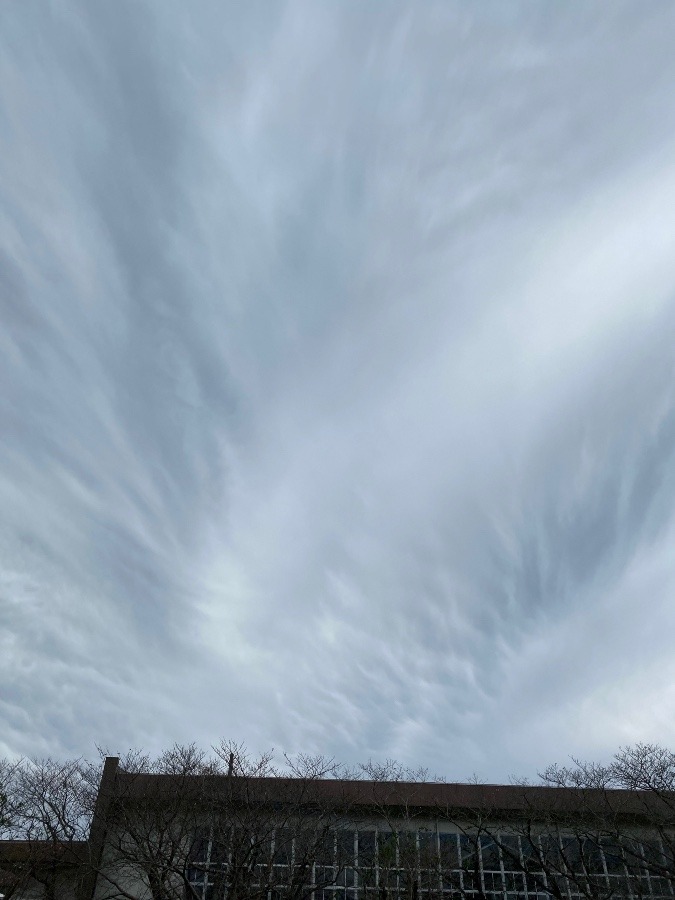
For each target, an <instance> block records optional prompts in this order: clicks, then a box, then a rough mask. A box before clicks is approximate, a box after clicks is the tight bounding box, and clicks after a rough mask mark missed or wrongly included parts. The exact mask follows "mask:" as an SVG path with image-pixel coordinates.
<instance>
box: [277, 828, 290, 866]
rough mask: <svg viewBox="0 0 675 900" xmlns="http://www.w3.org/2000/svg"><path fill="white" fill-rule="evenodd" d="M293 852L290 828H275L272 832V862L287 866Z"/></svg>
mask: <svg viewBox="0 0 675 900" xmlns="http://www.w3.org/2000/svg"><path fill="white" fill-rule="evenodd" d="M292 851H293V832H292V831H291V829H290V828H277V829H276V831H275V832H274V862H275V863H276V864H277V865H289V864H290V862H291V856H292Z"/></svg>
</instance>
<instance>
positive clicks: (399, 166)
mask: <svg viewBox="0 0 675 900" xmlns="http://www.w3.org/2000/svg"><path fill="white" fill-rule="evenodd" d="M674 33H675V6H674V5H673V4H672V3H670V2H662V0H650V2H649V3H645V2H644V0H634V2H633V0H631V2H626V0H614V2H612V3H611V4H601V3H591V2H586V0H584V2H581V0H570V2H567V3H548V2H543V0H537V2H535V0H513V2H510V3H503V2H502V0H480V2H469V0H442V2H438V0H425V2H423V3H418V2H412V0H411V2H399V0H386V2H380V0H340V2H334V0H247V2H246V3H242V2H240V0H195V2H192V3H189V4H186V3H184V2H182V0H116V2H115V3H103V2H101V3H91V2H89V0H79V2H78V0H62V2H61V0H60V2H58V3H57V2H50V0H41V2H36V0H21V2H20V3H19V2H15V3H11V2H7V3H3V4H1V5H0V755H10V756H14V755H18V754H27V755H34V756H47V755H51V756H55V757H70V756H79V755H84V756H89V757H93V756H95V755H96V746H97V745H98V746H101V747H104V748H107V749H108V750H109V751H110V752H115V751H122V752H123V751H125V750H126V749H128V748H130V747H141V748H145V749H146V750H148V751H150V752H153V753H154V752H158V751H159V750H161V749H162V748H164V747H167V746H170V745H171V744H173V743H174V742H176V741H178V742H190V741H196V742H197V743H198V744H200V745H201V746H203V747H208V746H209V745H210V744H213V743H214V742H217V741H218V740H219V739H220V738H227V739H232V740H236V741H242V742H244V743H245V744H246V745H247V746H248V748H249V749H250V750H251V751H253V752H255V751H259V750H260V751H262V750H267V749H268V748H275V749H276V751H277V753H279V754H282V753H283V752H288V753H290V754H295V753H299V752H305V753H324V754H327V755H328V756H334V757H336V758H337V759H338V760H340V761H342V762H345V763H347V764H354V763H358V762H360V761H366V760H368V759H373V760H384V759H386V758H395V759H398V760H400V761H401V762H402V763H404V764H406V765H410V766H414V767H416V766H419V765H421V766H426V767H428V768H429V770H430V772H431V773H433V774H438V775H440V776H443V777H446V778H448V779H450V780H453V781H454V780H458V781H461V780H464V779H467V778H469V777H471V776H472V775H474V774H475V775H476V776H477V777H478V778H480V779H481V780H484V781H491V782H499V781H506V780H508V778H509V777H510V776H512V775H516V776H530V777H532V776H536V773H537V772H538V771H541V770H542V769H543V768H544V767H545V766H546V765H547V764H549V763H552V762H560V763H563V764H564V763H566V762H567V761H568V759H569V757H570V756H574V757H579V758H583V759H607V758H608V757H609V756H610V755H611V754H612V753H613V752H614V751H615V750H617V749H618V748H619V747H620V746H623V745H627V744H632V743H635V742H637V741H653V742H657V743H661V744H664V745H665V746H670V747H671V748H672V747H673V746H675V654H673V634H675V549H674V548H675V377H674V376H675V353H674V351H673V348H674V347H675V91H674V90H673V88H674V85H675V55H673V52H672V38H673V34H674Z"/></svg>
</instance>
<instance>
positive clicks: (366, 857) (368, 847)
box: [358, 831, 375, 866]
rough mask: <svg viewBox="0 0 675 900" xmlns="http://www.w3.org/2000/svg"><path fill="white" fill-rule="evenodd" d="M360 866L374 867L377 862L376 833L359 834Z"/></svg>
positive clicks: (363, 832)
mask: <svg viewBox="0 0 675 900" xmlns="http://www.w3.org/2000/svg"><path fill="white" fill-rule="evenodd" d="M358 854H359V857H358V858H359V866H368V865H372V864H373V862H374V861H375V832H374V831H359V833H358Z"/></svg>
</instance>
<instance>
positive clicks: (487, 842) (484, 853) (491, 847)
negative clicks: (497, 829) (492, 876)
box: [480, 835, 501, 872]
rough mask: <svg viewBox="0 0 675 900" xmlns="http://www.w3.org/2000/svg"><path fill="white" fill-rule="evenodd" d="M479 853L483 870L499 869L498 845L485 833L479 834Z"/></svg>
mask: <svg viewBox="0 0 675 900" xmlns="http://www.w3.org/2000/svg"><path fill="white" fill-rule="evenodd" d="M480 854H481V862H482V864H483V871H485V872H495V871H499V870H500V869H501V862H500V859H499V846H498V844H497V843H496V841H495V840H494V838H491V837H489V836H487V835H481V838H480Z"/></svg>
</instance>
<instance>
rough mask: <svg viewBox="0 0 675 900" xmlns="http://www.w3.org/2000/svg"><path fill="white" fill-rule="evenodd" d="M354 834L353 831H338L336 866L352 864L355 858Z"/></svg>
mask: <svg viewBox="0 0 675 900" xmlns="http://www.w3.org/2000/svg"><path fill="white" fill-rule="evenodd" d="M354 839H355V833H354V832H353V831H338V832H337V834H336V848H337V857H338V859H337V864H338V865H347V864H353V862H354V858H355V849H354V844H355V841H354Z"/></svg>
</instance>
